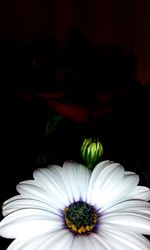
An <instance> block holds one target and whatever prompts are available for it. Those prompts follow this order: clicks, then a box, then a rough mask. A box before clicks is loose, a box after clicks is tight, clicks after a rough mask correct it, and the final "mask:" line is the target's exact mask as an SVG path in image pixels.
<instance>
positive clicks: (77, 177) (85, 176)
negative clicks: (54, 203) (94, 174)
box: [62, 162, 90, 203]
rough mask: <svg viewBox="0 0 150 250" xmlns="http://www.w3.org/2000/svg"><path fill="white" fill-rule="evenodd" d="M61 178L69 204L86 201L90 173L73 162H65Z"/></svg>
mask: <svg viewBox="0 0 150 250" xmlns="http://www.w3.org/2000/svg"><path fill="white" fill-rule="evenodd" d="M62 178H63V182H64V184H65V191H66V194H67V195H68V198H69V201H70V203H72V202H74V201H79V200H80V199H82V200H85V199H86V196H87V189H88V185H89V180H90V171H89V170H88V169H87V168H86V167H85V166H83V165H81V164H77V163H75V162H65V163H64V165H63V171H62Z"/></svg>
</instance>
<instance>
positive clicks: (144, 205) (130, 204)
mask: <svg viewBox="0 0 150 250" xmlns="http://www.w3.org/2000/svg"><path fill="white" fill-rule="evenodd" d="M114 211H117V212H121V211H122V212H125V211H126V212H135V213H137V212H144V213H147V214H150V203H149V202H147V201H143V200H126V201H122V202H119V203H117V204H115V205H112V206H110V207H109V208H108V209H107V210H105V214H106V213H110V212H114Z"/></svg>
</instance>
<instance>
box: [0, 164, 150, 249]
mask: <svg viewBox="0 0 150 250" xmlns="http://www.w3.org/2000/svg"><path fill="white" fill-rule="evenodd" d="M33 177H34V179H33V180H28V181H23V182H20V183H19V184H18V185H17V191H18V192H19V195H17V196H14V197H12V198H10V199H8V200H7V201H5V202H4V204H3V207H2V210H3V215H4V219H3V220H2V221H1V222H0V236H2V237H5V238H11V239H14V238H15V241H13V242H12V243H11V245H10V249H11V246H12V249H15V250H20V249H22V250H26V249H31V248H32V247H33V246H34V247H36V249H42V250H47V249H49V248H50V249H53V250H61V249H62V246H64V244H66V242H67V241H69V245H68V249H69V250H76V249H79V248H80V246H81V245H82V246H85V248H86V249H90V250H95V249H99V248H100V249H106V250H107V249H121V250H126V249H130V248H131V249H134V248H133V246H134V245H135V249H137V250H141V249H144V250H149V249H150V242H149V241H148V240H147V239H146V238H145V237H144V236H143V235H150V203H149V202H148V200H149V199H150V189H149V188H148V187H143V186H138V183H139V176H138V175H136V174H135V173H133V172H129V171H125V169H124V167H123V166H122V165H121V164H119V163H115V162H113V161H109V160H107V161H103V162H100V163H98V164H97V165H96V166H95V168H94V170H93V171H90V170H89V169H88V168H86V167H85V166H84V165H82V164H79V163H76V162H74V161H66V162H64V164H63V166H57V165H55V166H53V165H52V166H48V167H47V168H43V169H42V168H41V169H37V170H36V171H35V172H34V173H33ZM62 235H63V237H62ZM80 235H82V237H77V236H80ZM110 239H111V243H112V245H110ZM58 242H59V243H58ZM138 246H140V248H138Z"/></svg>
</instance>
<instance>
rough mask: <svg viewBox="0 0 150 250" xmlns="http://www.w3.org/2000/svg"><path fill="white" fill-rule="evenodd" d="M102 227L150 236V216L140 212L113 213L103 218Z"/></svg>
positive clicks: (101, 220)
mask: <svg viewBox="0 0 150 250" xmlns="http://www.w3.org/2000/svg"><path fill="white" fill-rule="evenodd" d="M100 222H101V225H100V227H101V228H103V229H105V228H112V230H115V228H116V229H119V228H120V230H121V231H122V230H125V231H129V232H136V233H141V234H145V235H149V234H150V215H149V214H146V213H140V212H137V213H135V212H112V213H108V214H105V215H103V216H101V219H100Z"/></svg>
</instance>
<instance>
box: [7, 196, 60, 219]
mask: <svg viewBox="0 0 150 250" xmlns="http://www.w3.org/2000/svg"><path fill="white" fill-rule="evenodd" d="M31 208H35V209H41V210H45V211H48V212H52V213H55V214H58V215H60V214H61V211H60V210H58V209H56V208H55V207H53V206H51V205H50V204H47V203H45V202H43V201H40V200H36V199H28V198H23V197H22V196H21V195H18V197H16V198H15V197H14V199H13V200H11V201H9V202H7V203H6V202H5V203H4V205H3V215H4V216H6V215H8V214H10V213H12V212H15V211H17V210H19V209H31Z"/></svg>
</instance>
